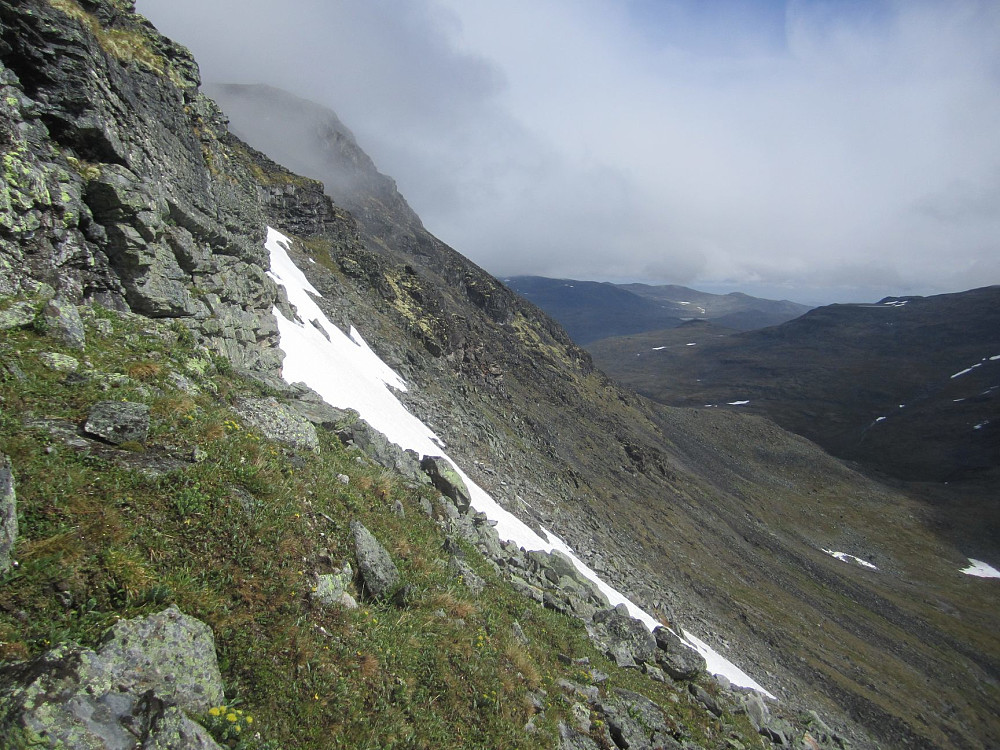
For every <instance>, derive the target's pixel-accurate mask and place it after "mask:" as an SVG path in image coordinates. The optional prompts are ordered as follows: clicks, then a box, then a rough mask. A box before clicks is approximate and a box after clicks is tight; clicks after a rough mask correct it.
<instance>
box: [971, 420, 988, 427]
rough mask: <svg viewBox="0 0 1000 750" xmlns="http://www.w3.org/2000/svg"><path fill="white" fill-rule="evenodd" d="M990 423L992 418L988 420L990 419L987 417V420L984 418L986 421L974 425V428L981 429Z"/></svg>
mask: <svg viewBox="0 0 1000 750" xmlns="http://www.w3.org/2000/svg"><path fill="white" fill-rule="evenodd" d="M989 423H990V420H988V419H987V420H984V421H982V422H980V423H979V424H977V425H975V426H974V427H973V428H972V429H974V430H981V429H983V428H984V427H985V426H986V425H988V424H989Z"/></svg>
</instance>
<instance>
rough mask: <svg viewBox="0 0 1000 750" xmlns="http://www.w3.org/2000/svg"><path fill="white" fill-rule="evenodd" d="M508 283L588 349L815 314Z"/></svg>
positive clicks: (712, 298) (769, 305)
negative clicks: (688, 329) (659, 333)
mask: <svg viewBox="0 0 1000 750" xmlns="http://www.w3.org/2000/svg"><path fill="white" fill-rule="evenodd" d="M503 282H504V283H505V284H506V285H507V286H509V287H510V288H511V289H513V290H514V291H515V292H517V293H518V294H520V295H522V296H524V297H525V298H527V299H529V300H531V301H532V302H534V303H535V304H536V305H538V306H539V307H540V308H542V309H543V310H544V311H545V312H547V313H548V314H549V315H551V316H552V317H553V318H555V319H556V320H558V321H559V322H560V323H561V324H562V326H563V327H564V328H565V329H566V332H567V333H569V335H570V337H571V338H572V339H573V340H574V341H575V342H576V343H577V344H579V345H580V346H586V345H588V344H591V343H593V342H594V341H599V340H600V339H603V338H608V337H611V336H627V335H629V334H633V333H642V332H644V331H656V330H662V329H665V328H676V327H677V326H680V325H682V324H684V323H685V322H687V321H690V320H712V321H713V322H715V323H717V324H718V325H722V326H726V327H729V328H733V329H735V330H741V331H746V330H753V329H756V328H764V327H766V326H772V325H778V324H780V323H784V322H786V321H788V320H792V319H793V318H797V317H798V316H799V315H802V314H803V313H805V312H807V311H808V310H810V309H811V308H810V307H808V306H807V305H800V304H798V303H797V302H789V301H787V300H781V301H775V300H766V299H760V298H757V297H751V296H749V295H746V294H741V293H738V292H734V293H731V294H710V293H708V292H699V291H697V290H695V289H689V288H687V287H683V286H675V285H663V286H654V285H649V284H612V283H609V282H597V281H578V280H575V279H551V278H547V277H544V276H512V277H510V278H506V279H503Z"/></svg>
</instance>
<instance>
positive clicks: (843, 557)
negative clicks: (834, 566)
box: [823, 549, 878, 570]
mask: <svg viewBox="0 0 1000 750" xmlns="http://www.w3.org/2000/svg"><path fill="white" fill-rule="evenodd" d="M823 551H824V552H825V553H826V554H828V555H830V556H831V557H836V558H837V559H838V560H840V561H842V562H846V563H854V564H855V565H860V566H861V567H862V568H869V569H870V570H878V567H876V566H875V565H873V564H872V563H870V562H868V561H867V560H862V559H861V558H860V557H856V556H855V555H849V554H847V553H846V552H834V551H833V550H832V549H824V550H823Z"/></svg>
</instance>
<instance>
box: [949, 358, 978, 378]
mask: <svg viewBox="0 0 1000 750" xmlns="http://www.w3.org/2000/svg"><path fill="white" fill-rule="evenodd" d="M982 364H983V363H982V362H976V364H974V365H972V367H966V368H965V369H964V370H959V371H958V372H956V373H955V374H954V375H952V376H951V378H952V380H954V379H955V378H960V377H962V376H963V375H968V374H969V373H970V372H972V371H973V370H975V369H976V368H977V367H979V366H981V365H982Z"/></svg>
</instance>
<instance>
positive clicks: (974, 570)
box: [962, 557, 1000, 578]
mask: <svg viewBox="0 0 1000 750" xmlns="http://www.w3.org/2000/svg"><path fill="white" fill-rule="evenodd" d="M962 572H963V573H965V574H966V575H967V576H976V577H977V578H1000V570H997V569H996V568H994V567H993V566H992V565H990V564H989V563H984V562H983V561H982V560H973V559H972V558H971V557H970V558H969V567H967V568H962Z"/></svg>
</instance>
